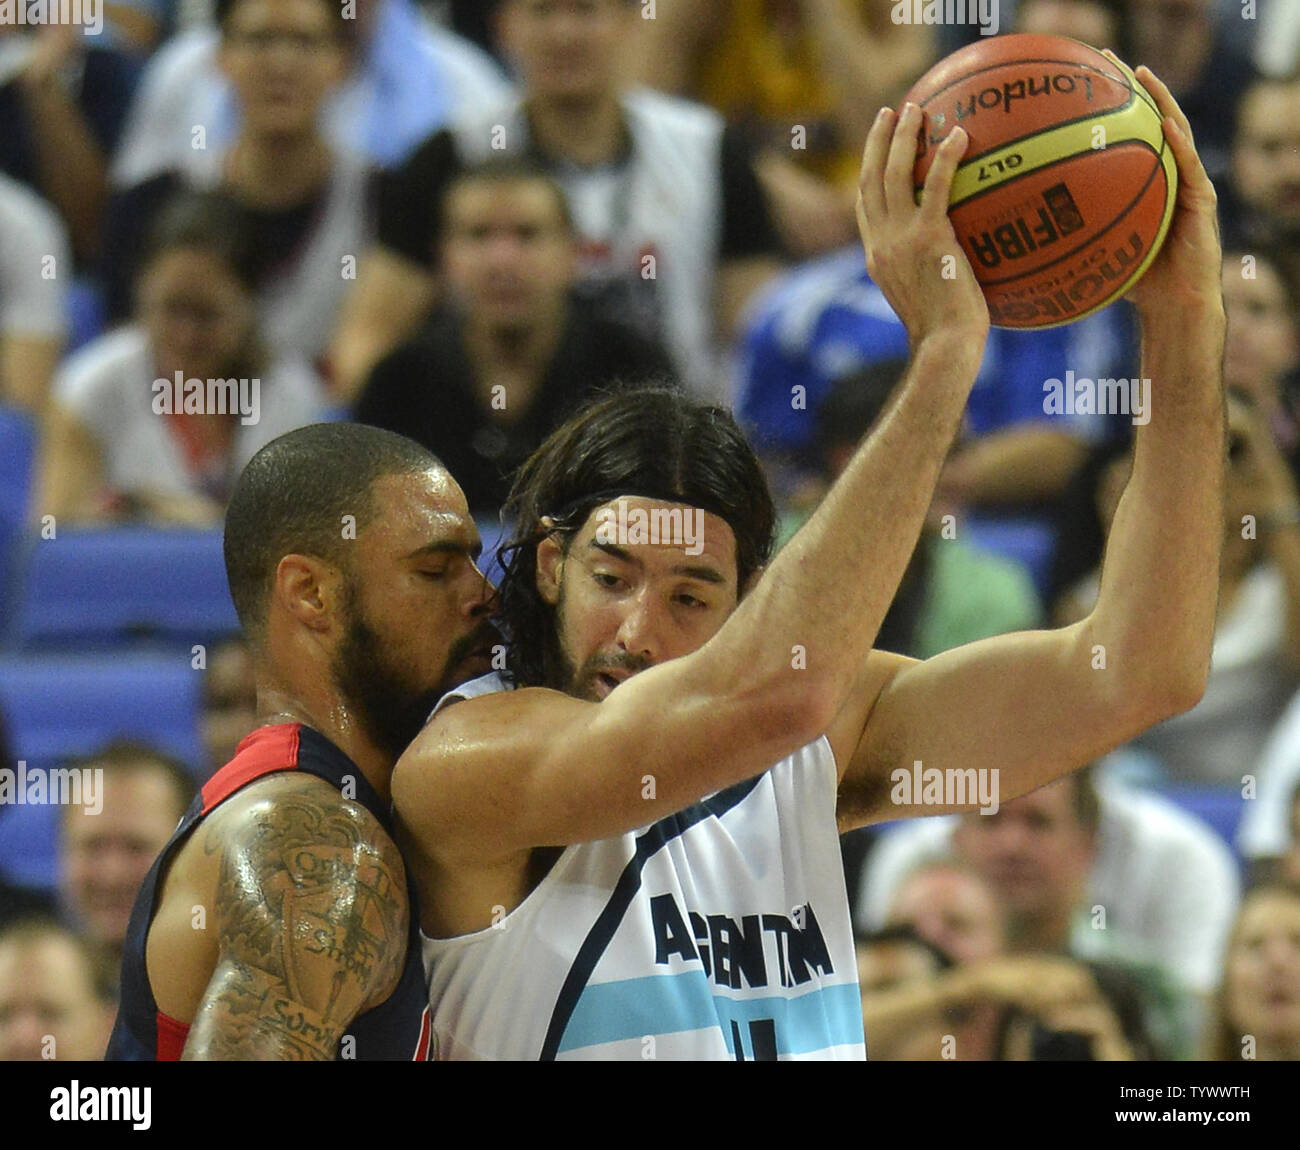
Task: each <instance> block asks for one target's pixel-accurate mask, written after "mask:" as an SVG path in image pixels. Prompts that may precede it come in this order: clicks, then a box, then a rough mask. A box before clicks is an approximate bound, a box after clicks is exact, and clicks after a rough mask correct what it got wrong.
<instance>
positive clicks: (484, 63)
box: [110, 0, 508, 188]
mask: <svg viewBox="0 0 1300 1150" xmlns="http://www.w3.org/2000/svg"><path fill="white" fill-rule="evenodd" d="M231 2H232V0H217V3H216V10H217V13H218V16H221V15H224V13H225V11H226V10H227V9H228V8H229V7H230V4H231ZM355 12H356V19H355V21H354V22H353V23H354V24H355V28H356V37H357V41H358V43H357V46H356V49H355V50H354V52H353V53H352V55H351V56H350V58H349V61H348V62H349V64H350V70H349V73H348V76H347V79H346V81H345V83H344V85H343V87H342V88H341V89H340V90H339V91H338V92H337V93H336V94H335V96H334V99H332V100H331V101H330V104H329V107H328V108H327V109H326V111H325V115H324V123H323V129H324V132H325V136H326V139H328V140H329V142H330V145H331V146H332V147H334V148H336V149H338V150H339V151H341V152H345V153H348V154H350V155H354V156H358V157H361V158H364V159H365V160H367V161H369V162H370V163H372V164H376V165H380V166H388V165H391V164H396V163H399V162H400V161H401V160H402V159H403V158H404V157H405V156H406V155H407V153H409V152H410V150H411V149H412V148H413V147H414V146H415V145H416V144H417V143H418V142H419V141H420V140H423V139H424V138H425V137H426V136H427V135H428V134H429V133H430V132H433V131H436V130H437V129H438V128H440V127H442V126H443V125H444V124H447V123H450V122H452V121H453V120H454V119H456V118H457V117H458V116H460V115H463V114H465V113H466V112H469V111H473V110H476V109H478V108H481V107H484V106H486V105H490V104H494V103H496V102H498V101H499V100H500V99H502V98H503V96H504V93H505V92H506V91H507V90H508V86H507V84H506V80H505V77H504V76H503V75H502V73H501V70H500V69H499V68H498V67H497V66H496V64H495V63H493V61H492V60H491V58H490V57H488V56H487V55H486V54H485V53H483V52H482V51H480V50H479V49H477V48H475V47H474V46H473V45H472V44H469V43H467V42H466V41H464V40H462V39H461V38H460V37H459V36H456V35H454V34H453V33H451V32H448V31H446V30H445V29H442V28H438V27H436V26H434V25H433V24H431V23H429V22H428V21H427V20H425V19H424V18H423V17H422V16H421V14H420V13H419V11H418V9H417V7H416V5H415V4H414V3H413V0H355ZM220 50H221V49H220V34H219V33H218V32H217V30H216V29H214V28H210V27H200V28H194V29H191V30H188V31H185V32H182V33H181V34H180V35H178V36H176V37H174V38H173V39H172V40H171V41H169V42H168V43H167V44H165V45H163V46H162V48H161V49H160V50H159V51H158V53H157V54H156V55H155V57H154V58H153V60H152V61H150V64H149V67H148V69H147V70H146V72H145V75H144V78H143V80H142V81H141V86H140V92H139V95H138V97H137V99H136V101H135V103H134V105H133V106H132V109H131V114H130V117H129V118H128V120H127V125H126V132H125V135H124V137H123V139H122V144H121V147H120V148H119V149H118V151H117V153H116V155H115V157H114V161H113V166H112V169H111V171H110V179H111V181H112V184H113V185H114V186H115V187H119V188H129V187H132V186H134V185H135V184H138V183H142V182H143V181H145V180H147V179H150V178H152V177H153V176H156V175H158V174H159V173H160V172H168V171H174V170H176V169H178V168H184V167H185V166H186V164H187V161H188V159H189V153H190V152H191V151H193V150H195V147H196V137H195V128H196V127H201V128H202V129H203V131H204V140H203V144H204V146H205V147H207V148H215V149H217V150H218V151H224V149H225V148H227V147H229V145H230V143H231V141H232V140H234V138H235V135H236V132H237V130H238V126H239V114H238V111H237V109H236V107H235V102H234V97H233V93H232V91H231V89H230V85H229V82H228V81H227V80H226V78H225V76H224V75H223V74H222V71H221V68H220V65H219V62H218V58H219V56H220Z"/></svg>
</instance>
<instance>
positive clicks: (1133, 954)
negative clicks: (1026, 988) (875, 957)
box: [855, 771, 1238, 994]
mask: <svg viewBox="0 0 1300 1150" xmlns="http://www.w3.org/2000/svg"><path fill="white" fill-rule="evenodd" d="M1090 795H1091V797H1089V796H1090ZM954 851H955V852H956V853H957V854H958V855H959V856H960V857H961V858H963V859H964V860H965V861H967V862H969V863H970V865H971V866H972V867H973V868H974V869H975V870H976V872H977V873H979V874H981V875H983V877H984V878H985V879H986V881H988V882H989V883H990V885H991V886H992V887H993V888H994V890H995V891H997V892H998V894H999V895H1000V897H1001V898H1002V899H1003V900H1004V901H1005V902H1006V904H1007V906H1008V908H1009V918H1008V937H1009V942H1010V945H1011V946H1012V948H1013V949H1067V950H1068V951H1069V952H1070V953H1072V954H1074V955H1076V956H1077V957H1081V958H1126V959H1137V960H1145V961H1148V962H1151V963H1153V964H1155V965H1156V966H1158V967H1160V968H1162V969H1163V970H1164V971H1166V972H1167V973H1168V974H1169V975H1170V977H1171V978H1172V979H1173V980H1174V981H1175V982H1176V983H1177V984H1179V985H1181V986H1182V987H1184V988H1186V989H1189V990H1192V991H1195V992H1198V993H1202V994H1208V993H1209V992H1210V991H1211V990H1213V988H1214V986H1215V985H1216V983H1217V981H1218V976H1219V962H1220V957H1221V955H1222V951H1223V945H1224V941H1225V939H1226V937H1227V933H1228V927H1229V924H1230V922H1231V920H1232V916H1233V914H1234V912H1235V911H1236V907H1237V898H1238V877H1237V870H1236V865H1235V863H1234V861H1233V859H1232V855H1231V853H1230V852H1229V850H1228V849H1227V847H1226V846H1225V844H1224V843H1223V842H1222V841H1220V839H1219V838H1218V836H1217V835H1215V834H1214V832H1213V831H1211V830H1210V829H1209V828H1208V827H1206V826H1205V825H1204V824H1202V823H1201V822H1199V821H1198V820H1197V819H1195V818H1194V817H1193V816H1191V815H1189V814H1187V813H1186V812H1184V811H1182V810H1181V809H1179V808H1178V807H1177V806H1176V805H1174V804H1173V803H1171V802H1169V801H1168V800H1165V799H1161V798H1159V797H1157V796H1155V795H1148V794H1143V793H1140V792H1137V791H1134V790H1130V789H1127V788H1122V787H1119V786H1115V785H1111V784H1100V785H1095V787H1094V783H1093V780H1092V779H1091V776H1090V774H1089V773H1088V772H1086V771H1076V772H1075V773H1074V774H1072V775H1069V776H1067V777H1066V778H1064V779H1062V780H1060V781H1059V782H1057V783H1054V784H1051V785H1050V786H1047V787H1042V788H1040V789H1039V790H1037V791H1034V792H1033V793H1032V794H1029V795H1025V796H1024V797H1022V798H1019V799H1016V800H1014V801H1013V802H1009V803H1004V804H1003V805H1002V808H1001V809H1000V810H999V811H998V813H997V814H995V815H990V816H986V815H979V814H974V815H966V816H961V817H946V818H941V819H924V820H919V821H917V822H913V823H908V824H906V825H904V826H901V827H898V828H895V829H893V830H891V831H890V832H889V833H888V834H887V835H886V836H885V837H884V838H883V839H882V840H881V841H880V843H879V844H878V845H877V846H876V847H875V849H874V850H873V851H872V853H871V854H870V855H869V856H868V858H867V862H866V871H865V881H864V884H863V887H862V895H861V897H860V900H859V903H858V907H857V913H856V916H855V917H856V926H857V928H858V930H859V931H868V930H874V929H877V928H878V927H879V926H881V925H882V924H883V923H884V922H885V920H886V916H887V914H888V913H889V909H890V906H891V904H892V902H893V899H894V895H895V891H896V890H897V888H898V886H899V884H900V883H901V882H902V880H903V878H904V877H905V876H906V875H907V874H908V873H909V872H911V871H912V870H913V868H914V867H915V866H916V865H917V864H918V863H919V862H920V861H922V860H924V859H926V858H940V857H945V856H947V855H948V854H950V853H952V852H954ZM1098 908H1100V913H1099V910H1098Z"/></svg>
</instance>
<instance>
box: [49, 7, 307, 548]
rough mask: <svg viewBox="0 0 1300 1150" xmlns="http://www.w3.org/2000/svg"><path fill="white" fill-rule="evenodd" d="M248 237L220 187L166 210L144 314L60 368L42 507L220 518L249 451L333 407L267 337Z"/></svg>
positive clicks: (143, 296) (142, 281)
mask: <svg viewBox="0 0 1300 1150" xmlns="http://www.w3.org/2000/svg"><path fill="white" fill-rule="evenodd" d="M312 2H313V3H314V2H316V0H312ZM248 247H249V237H248V236H247V234H246V233H245V232H244V231H243V219H242V215H241V214H240V212H239V211H238V209H237V208H236V207H235V206H234V205H232V204H230V203H229V202H228V201H226V200H225V199H223V198H222V197H220V196H211V195H208V196H203V195H195V196H187V197H184V198H182V199H180V200H178V201H176V202H175V203H174V204H172V205H170V206H169V207H168V209H167V210H166V211H165V212H164V213H163V215H162V216H161V217H160V218H159V220H158V221H157V224H156V228H155V232H154V235H153V237H152V242H151V244H150V245H149V249H148V254H147V256H146V258H145V259H144V261H143V263H142V267H141V274H140V278H139V281H138V307H137V316H138V318H137V322H136V323H135V324H133V325H131V326H129V327H126V328H122V329H120V330H118V331H115V332H112V333H110V334H109V335H106V336H102V337H101V338H99V339H98V340H96V341H94V342H93V343H91V344H90V345H88V346H87V347H85V348H83V349H82V350H81V351H79V352H78V353H77V354H76V355H74V356H73V357H72V358H71V359H69V360H68V362H67V363H66V364H65V365H64V367H63V368H62V369H61V370H60V372H59V377H58V380H57V383H56V386H55V395H54V399H53V402H52V404H51V412H50V420H49V437H48V449H47V452H46V457H45V460H44V470H45V473H44V476H43V494H42V496H41V497H40V498H39V499H38V501H37V502H36V504H35V508H36V510H37V511H38V513H40V514H53V515H56V516H58V515H66V516H70V517H72V518H74V519H76V518H82V519H85V518H99V517H104V516H107V517H123V516H125V517H137V516H144V517H146V518H150V519H158V520H162V521H168V522H180V523H191V524H200V525H210V524H216V523H219V522H220V520H221V514H222V507H223V506H224V503H225V499H226V496H227V492H228V491H229V488H230V485H231V484H232V483H233V482H234V479H235V477H236V476H237V475H238V474H239V472H240V470H242V468H243V466H244V464H245V463H247V462H248V460H249V459H250V458H251V457H252V456H253V455H254V454H255V453H256V452H257V451H258V450H259V449H260V448H261V447H262V446H263V445H265V444H266V443H269V442H270V441H271V440H272V439H274V438H275V437H276V436H278V435H281V434H282V433H284V432H286V431H290V430H292V429H293V428H295V427H300V426H302V425H304V424H308V423H313V422H316V421H317V420H319V419H320V418H321V417H322V416H323V414H324V411H325V407H324V399H323V392H322V389H321V386H320V381H319V380H318V378H317V377H316V375H315V373H314V372H313V371H312V370H311V368H310V367H309V366H308V365H307V363H306V362H305V361H303V360H301V359H299V358H294V357H284V356H281V357H272V356H271V354H270V353H269V352H268V351H267V350H266V348H265V347H264V345H263V344H262V343H261V340H260V338H259V336H258V332H257V326H256V311H255V303H254V299H255V296H254V284H253V275H252V270H251V267H252V260H251V258H250V254H249V250H248ZM178 377H179V378H180V379H182V380H186V381H195V380H197V381H198V384H199V385H200V386H199V388H198V389H197V390H198V391H199V392H203V393H204V394H203V396H202V398H201V399H199V400H198V402H197V403H196V404H195V405H194V406H192V407H191V406H189V405H188V401H187V408H186V410H179V409H176V403H175V385H176V379H177V378H178ZM209 381H225V382H228V383H231V382H233V383H234V384H235V385H237V386H236V387H235V388H234V390H235V391H236V392H237V393H238V394H237V395H236V396H233V397H232V396H230V395H229V394H228V393H223V394H222V395H221V396H220V397H214V396H210V395H208V394H206V389H207V385H208V382H209ZM213 398H220V400H221V404H219V405H218V409H216V410H212V409H211V408H212V400H213ZM250 401H251V402H250ZM236 402H237V403H238V404H239V405H241V406H239V409H238V410H236V409H235V407H236ZM223 406H224V410H223V409H222V407H223ZM250 412H251V414H249V413H250Z"/></svg>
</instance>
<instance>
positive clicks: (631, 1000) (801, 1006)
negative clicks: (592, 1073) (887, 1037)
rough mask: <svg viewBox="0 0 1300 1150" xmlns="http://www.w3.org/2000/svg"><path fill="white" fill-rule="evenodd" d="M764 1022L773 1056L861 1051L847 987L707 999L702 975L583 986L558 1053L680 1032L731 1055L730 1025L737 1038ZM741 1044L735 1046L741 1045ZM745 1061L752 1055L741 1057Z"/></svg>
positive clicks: (858, 1010) (857, 1011) (857, 1015)
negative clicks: (717, 1034)
mask: <svg viewBox="0 0 1300 1150" xmlns="http://www.w3.org/2000/svg"><path fill="white" fill-rule="evenodd" d="M760 1020H770V1021H771V1022H772V1023H773V1024H774V1026H775V1029H776V1049H777V1053H778V1054H811V1053H813V1052H814V1051H818V1050H825V1049H828V1048H829V1047H832V1046H852V1045H862V1044H864V1043H865V1039H864V1037H863V1033H862V997H861V992H860V991H859V989H858V987H857V985H856V984H855V983H844V984H841V985H839V986H824V987H821V988H819V989H817V990H810V991H808V992H807V993H805V994H801V995H799V996H798V997H797V998H783V997H779V996H774V997H770V998H748V999H743V1000H736V999H732V998H724V997H722V996H718V995H714V994H713V993H712V991H711V989H710V983H709V980H708V978H707V977H706V976H705V974H704V973H703V972H702V971H698V970H688V971H686V972H685V973H683V974H661V975H650V976H649V977H647V978H629V979H624V980H622V981H620V982H602V983H597V984H595V985H594V986H588V987H587V988H586V989H585V990H583V992H582V996H581V997H580V998H579V999H578V1003H577V1005H576V1006H575V1008H574V1011H573V1016H572V1018H571V1019H570V1020H569V1025H568V1027H567V1029H566V1030H565V1032H564V1038H563V1040H562V1041H561V1043H560V1053H564V1052H565V1051H569V1050H580V1049H582V1048H583V1047H584V1046H599V1045H601V1044H602V1043H605V1042H618V1041H621V1040H625V1039H629V1038H633V1039H639V1038H644V1037H646V1036H647V1035H652V1034H675V1033H679V1032H681V1031H686V1030H706V1029H710V1028H714V1027H717V1028H720V1029H721V1030H722V1036H723V1038H724V1039H725V1041H726V1043H727V1050H728V1051H729V1052H730V1053H731V1054H732V1055H733V1056H734V1055H735V1053H736V1051H735V1046H734V1043H733V1038H732V1029H731V1025H730V1024H731V1022H732V1021H735V1022H736V1023H737V1024H738V1025H739V1027H740V1030H741V1033H742V1035H743V1034H747V1033H748V1025H749V1023H750V1022H754V1021H760ZM742 1045H743V1041H742ZM742 1053H743V1054H744V1055H746V1056H752V1052H751V1051H749V1050H744V1051H742Z"/></svg>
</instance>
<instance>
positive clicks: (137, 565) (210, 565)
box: [9, 527, 239, 650]
mask: <svg viewBox="0 0 1300 1150" xmlns="http://www.w3.org/2000/svg"><path fill="white" fill-rule="evenodd" d="M21 562H22V564H23V566H22V567H21V569H20V571H19V574H18V595H19V599H18V602H17V604H16V607H15V611H14V617H13V620H12V623H11V624H10V628H9V633H10V636H11V640H12V642H13V643H14V644H15V645H17V646H19V647H22V648H26V649H32V648H42V647H43V648H46V649H52V650H59V649H63V650H68V649H86V648H88V647H95V646H101V647H102V646H104V645H108V644H114V643H117V644H120V643H123V642H126V641H128V640H138V639H157V640H164V641H173V642H180V643H183V644H191V643H206V642H209V641H211V640H212V639H214V638H216V637H218V636H220V635H224V634H229V633H231V632H234V631H237V630H238V628H239V622H238V620H237V618H236V617H235V608H234V605H233V604H232V603H231V601H230V592H229V590H228V589H227V586H226V570H225V564H224V561H223V559H222V554H221V532H220V531H216V530H213V531H188V530H185V531H182V530H170V529H159V528H144V527H125V528H107V529H94V530H62V531H59V533H58V535H57V537H56V538H54V539H48V540H46V539H32V540H30V541H29V543H28V544H27V548H26V551H25V553H24V554H23V556H22V558H21Z"/></svg>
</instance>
